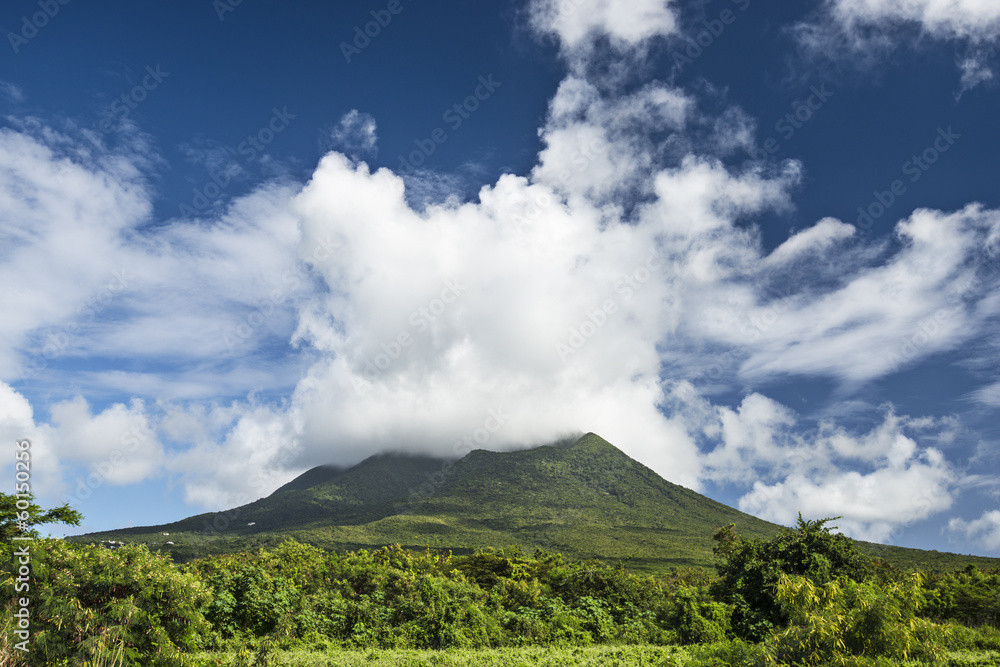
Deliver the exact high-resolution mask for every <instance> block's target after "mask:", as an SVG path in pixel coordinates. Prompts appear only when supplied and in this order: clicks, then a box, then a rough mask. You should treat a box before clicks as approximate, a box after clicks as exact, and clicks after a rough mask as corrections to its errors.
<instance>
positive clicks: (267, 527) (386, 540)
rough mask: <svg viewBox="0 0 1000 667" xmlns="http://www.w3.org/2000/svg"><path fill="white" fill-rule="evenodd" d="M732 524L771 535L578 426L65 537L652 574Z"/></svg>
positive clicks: (918, 554)
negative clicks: (453, 457)
mask: <svg viewBox="0 0 1000 667" xmlns="http://www.w3.org/2000/svg"><path fill="white" fill-rule="evenodd" d="M729 523H735V524H736V527H737V531H738V532H739V533H741V534H742V535H744V536H747V537H768V536H771V535H774V534H775V533H776V532H777V531H778V530H779V527H778V526H777V525H775V524H772V523H768V522H766V521H762V520H760V519H757V518H755V517H752V516H750V515H748V514H744V513H742V512H740V511H738V510H735V509H733V508H731V507H727V506H726V505H723V504H721V503H718V502H715V501H714V500H711V499H709V498H706V497H705V496H702V495H700V494H698V493H695V492H694V491H691V490H690V489H686V488H684V487H681V486H678V485H676V484H672V483H670V482H668V481H666V480H665V479H663V478H662V477H660V476H659V475H657V474H656V473H655V472H653V471H652V470H650V469H649V468H647V467H646V466H644V465H642V464H641V463H639V462H637V461H635V460H633V459H631V458H629V457H628V456H627V455H625V454H624V453H623V452H621V451H620V450H618V449H617V448H615V447H614V446H613V445H611V444H610V443H608V442H607V441H605V440H603V439H602V438H600V437H598V436H597V435H594V434H593V433H588V434H587V435H585V436H583V437H581V438H579V439H578V440H576V441H566V442H563V443H559V444H556V445H550V446H544V447H538V448H535V449H527V450H522V451H515V452H506V453H498V452H489V451H485V450H474V451H472V452H470V453H469V454H468V455H466V456H465V457H464V458H462V459H461V460H458V461H446V460H443V459H436V458H432V457H426V456H408V455H402V454H380V455H377V456H373V457H370V458H368V459H366V460H364V461H362V462H361V463H359V464H358V465H356V466H354V467H352V468H349V469H346V470H345V469H338V468H333V467H328V466H320V467H318V468H313V469H312V470H309V471H307V472H306V473H304V474H303V475H300V476H299V477H298V478H296V479H294V480H292V481H291V482H289V483H288V484H286V485H284V486H283V487H281V488H280V489H278V490H277V491H275V492H274V493H273V494H271V495H270V496H268V497H266V498H261V499H260V500H257V501H255V502H253V503H249V504H248V505H244V506H242V507H239V508H236V509H234V510H230V511H229V512H223V513H212V514H204V515H199V516H195V517H191V518H188V519H184V520H182V521H178V522H176V523H173V524H167V525H163V526H150V527H143V528H130V529H124V530H117V531H108V532H105V533H92V534H90V535H85V536H80V537H77V538H72V539H74V540H83V541H94V540H96V539H113V540H116V541H128V542H148V543H150V544H151V546H156V547H159V548H162V541H163V540H164V539H170V540H171V541H172V542H174V544H173V545H170V547H169V549H170V551H171V552H172V553H173V554H174V556H175V558H178V559H179V560H187V559H189V558H192V557H196V556H200V555H207V554H208V553H214V552H222V551H232V550H237V549H245V548H253V547H257V546H268V545H273V544H276V543H278V542H280V541H281V540H282V539H284V538H285V537H294V538H295V539H298V540H300V541H303V542H310V543H312V544H315V545H317V546H321V547H325V548H337V549H358V548H377V547H380V546H383V545H386V544H396V543H398V544H401V545H403V546H409V547H415V548H423V547H424V546H429V547H431V548H435V549H452V550H454V551H456V552H463V551H468V550H469V549H472V548H478V547H490V546H493V547H503V546H510V545H519V546H521V547H523V548H524V549H526V550H528V551H533V550H534V549H536V548H542V549H546V550H550V551H559V552H562V553H564V554H566V555H567V556H571V557H574V558H591V557H596V558H601V559H604V560H611V561H619V560H626V559H628V560H629V563H630V566H632V567H634V568H636V569H642V570H646V571H650V572H656V571H663V570H664V569H666V568H668V567H670V566H681V565H700V566H710V565H711V564H712V545H713V542H712V539H711V538H712V535H713V534H714V532H715V531H716V529H717V528H718V527H720V526H724V525H726V524H729ZM162 533H170V536H169V538H164V537H162ZM870 546H871V547H873V548H875V549H877V550H878V555H880V556H882V557H883V558H886V559H887V560H890V561H894V560H895V561H897V562H899V563H908V564H915V563H923V562H924V561H925V560H926V561H927V562H928V563H929V562H930V560H933V559H931V553H932V552H922V551H920V550H912V549H898V548H896V547H886V546H882V545H870ZM934 553H935V554H936V552H934ZM925 555H926V556H927V558H925ZM934 558H935V559H937V562H939V564H940V565H941V566H942V567H945V568H949V567H951V565H952V564H955V566H956V567H959V566H962V565H964V564H966V563H969V562H973V563H977V564H981V565H982V564H993V565H996V564H997V561H996V560H994V559H985V558H978V559H977V558H974V557H958V556H954V557H953V558H952V557H951V556H949V555H946V554H936V555H935V556H934ZM928 559H930V560H928ZM955 559H958V560H955ZM953 561H954V563H953ZM991 561H992V563H991Z"/></svg>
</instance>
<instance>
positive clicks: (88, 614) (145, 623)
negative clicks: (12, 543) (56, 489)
mask: <svg viewBox="0 0 1000 667" xmlns="http://www.w3.org/2000/svg"><path fill="white" fill-rule="evenodd" d="M12 571H13V570H11V569H10V563H9V562H8V563H6V564H5V568H4V573H3V574H4V581H3V584H2V593H0V594H2V596H3V598H2V599H11V600H12V599H13V598H14V597H15V591H14V578H13V576H11V572H12ZM30 586H31V588H30V591H29V595H30V598H31V607H30V608H31V614H32V615H31V632H32V637H31V640H30V641H31V651H30V652H29V653H28V655H27V656H26V658H27V664H29V665H36V664H37V665H54V664H61V663H63V662H64V661H67V660H71V661H73V662H74V663H76V662H80V661H86V660H91V661H94V660H101V661H106V662H110V663H111V664H129V665H181V664H184V663H185V662H186V654H187V652H189V651H191V650H193V649H195V648H197V645H198V644H199V643H200V641H201V639H202V638H203V637H204V636H205V635H206V634H207V633H208V632H210V627H209V625H208V623H207V622H206V621H205V619H204V617H203V615H202V613H201V608H202V607H203V605H204V604H205V603H206V602H207V601H208V599H209V591H208V589H207V588H206V587H205V586H204V585H203V584H202V583H201V582H199V581H198V580H197V579H196V578H195V577H193V576H191V575H190V574H185V573H182V572H180V571H178V570H177V569H176V568H175V567H174V566H173V564H172V563H171V562H170V560H169V559H168V558H167V557H165V556H160V555H158V554H151V553H150V552H149V551H148V550H147V549H146V548H145V547H143V546H138V545H129V546H124V547H121V548H120V549H117V550H115V551H112V550H110V549H105V548H102V547H97V546H91V545H84V546H76V545H69V544H66V543H64V542H63V541H62V540H54V539H40V540H36V541H34V542H33V547H32V549H31V581H30ZM18 595H24V593H19V594H18ZM11 611H12V609H11V608H10V604H8V605H7V608H6V609H4V612H3V613H4V614H5V615H9V614H10V613H11Z"/></svg>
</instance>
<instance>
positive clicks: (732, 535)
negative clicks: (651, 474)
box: [712, 514, 872, 641]
mask: <svg viewBox="0 0 1000 667" xmlns="http://www.w3.org/2000/svg"><path fill="white" fill-rule="evenodd" d="M836 518H839V517H833V518H826V519H819V520H816V521H807V520H805V519H803V518H802V515H801V514H799V518H798V523H797V525H796V527H795V528H794V529H788V528H783V529H782V530H781V532H779V533H778V535H776V536H775V537H773V538H771V539H769V540H765V539H752V540H744V539H743V538H741V537H740V536H739V535H737V534H736V532H735V527H734V526H733V525H732V524H730V525H729V526H726V527H725V528H720V529H719V530H718V532H716V534H715V536H714V539H715V541H716V542H718V545H717V546H716V547H715V549H714V551H715V555H716V557H717V558H719V562H718V563H717V564H716V570H717V571H718V573H719V580H718V581H717V582H716V583H715V584H714V585H713V587H712V592H713V594H714V595H715V596H716V597H717V598H718V599H720V600H722V601H723V602H728V603H729V604H731V605H733V616H732V628H733V631H734V632H735V633H736V634H737V635H738V636H739V637H741V638H743V639H748V640H750V641H760V640H762V639H763V638H764V637H765V636H766V635H767V634H768V633H769V632H770V631H771V630H772V629H774V628H780V627H784V626H785V625H787V624H788V616H787V614H786V613H785V611H784V609H783V608H782V606H781V604H780V603H779V602H778V600H777V585H778V581H779V579H780V578H781V575H782V574H785V575H800V576H803V577H806V578H808V579H809V580H810V581H811V582H812V583H813V584H815V585H817V586H823V585H825V584H827V583H829V582H830V581H832V580H833V579H835V578H837V577H845V578H847V579H851V580H853V581H865V580H867V579H868V578H869V577H870V576H871V571H872V566H871V561H870V559H869V558H868V557H867V556H865V555H864V554H862V553H861V552H860V551H858V549H857V547H856V546H855V545H854V541H853V540H852V539H850V538H849V537H847V536H846V535H841V534H837V533H831V532H830V531H831V530H833V529H834V528H836V527H835V526H834V527H828V526H827V525H826V524H827V523H828V522H830V521H833V520H835V519H836Z"/></svg>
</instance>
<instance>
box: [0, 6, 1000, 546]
mask: <svg viewBox="0 0 1000 667" xmlns="http://www.w3.org/2000/svg"><path fill="white" fill-rule="evenodd" d="M0 32H3V33H4V34H5V35H6V36H7V40H6V41H7V43H6V44H5V45H4V47H3V48H4V49H6V51H5V53H4V55H2V56H0V123H2V125H0V286H2V288H0V312H3V314H4V317H3V318H2V320H3V321H2V322H0V436H2V439H3V440H4V441H7V442H9V443H11V445H12V447H13V442H14V441H15V440H17V439H21V438H30V439H31V440H32V443H33V448H32V452H33V459H32V465H33V468H32V482H33V484H34V488H35V490H36V491H37V493H38V494H39V496H40V498H41V499H42V500H43V501H45V502H48V503H58V502H62V501H64V500H68V501H69V502H70V503H71V504H72V505H73V506H74V507H76V508H77V509H79V510H80V511H81V512H82V513H83V514H84V515H85V517H86V525H85V526H84V527H82V528H81V529H80V530H79V531H73V532H82V531H83V530H103V529H110V528H115V527H121V526H127V525H148V524H153V523H160V522H166V521H171V520H176V519H179V518H182V517H185V516H188V515H191V514H194V513H199V512H202V511H206V510H217V509H223V508H228V507H232V506H235V505H238V504H241V503H243V502H246V501H247V500H251V499H254V498H257V497H260V496H262V495H266V494H267V493H270V492H271V491H273V490H274V489H275V488H277V487H278V486H280V485H281V484H283V483H284V482H286V481H288V480H289V479H291V478H292V477H294V476H295V475H297V474H299V473H301V472H302V471H304V470H305V469H308V468H309V467H312V466H314V465H318V464H320V463H337V464H341V465H349V464H353V463H356V462H358V461H360V460H362V459H363V458H365V457H366V456H368V455H371V454H372V453H375V452H378V451H382V450H386V449H407V450H412V451H421V452H429V453H433V454H437V455H440V456H457V455H461V454H462V453H463V452H464V451H467V449H468V447H469V446H470V444H471V446H476V447H485V448H490V449H496V450H504V449H511V448H517V447H524V446H531V445H538V444H544V443H547V442H551V441H553V440H555V439H557V438H559V437H561V436H564V435H566V434H568V433H572V432H581V431H594V432H596V433H599V434H600V435H602V436H604V437H605V438H607V439H608V440H610V441H611V442H613V443H614V444H615V445H617V446H618V447H620V448H621V449H622V450H623V451H625V452H626V453H628V454H629V455H631V456H633V457H634V458H636V459H637V460H639V461H641V462H643V463H645V464H646V465H648V466H650V467H651V468H653V469H654V470H656V471H657V472H658V473H660V474H661V475H663V476H664V477H666V478H667V479H670V480H671V481H674V482H677V483H680V484H684V485H686V486H689V487H691V488H694V489H696V490H699V491H701V492H703V493H706V494H708V495H710V496H711V497H713V498H716V499H718V500H720V501H722V502H726V503H728V504H731V505H733V506H737V507H739V508H741V509H743V510H744V511H747V512H750V513H753V514H755V515H758V516H761V517H763V518H766V519H769V520H772V521H776V522H779V523H785V524H789V523H792V522H793V521H794V518H795V513H796V512H797V511H800V510H801V511H802V512H803V514H804V515H806V516H811V517H821V516H831V515H842V516H843V517H844V518H843V519H841V520H840V521H839V522H838V523H839V525H840V526H841V528H842V529H843V530H845V531H846V532H848V533H849V534H851V535H854V536H856V537H860V538H864V539H871V540H876V541H882V542H887V543H893V544H900V545H905V546H916V547H922V548H934V549H939V550H949V551H959V552H963V553H979V554H992V555H1000V510H998V498H1000V428H998V420H997V414H998V412H997V411H998V409H1000V377H998V370H1000V337H998V336H997V333H996V332H997V331H998V330H1000V329H998V327H997V323H998V319H1000V317H998V316H1000V299H998V297H997V296H996V295H997V293H998V292H997V289H996V288H997V287H998V285H1000V213H998V210H997V209H998V207H1000V189H998V187H997V186H998V181H997V179H998V177H1000V172H998V170H997V166H996V158H995V156H996V154H997V150H998V148H1000V126H998V124H997V123H996V120H995V119H996V118H997V112H998V107H1000V96H998V87H997V82H998V78H997V77H998V74H1000V69H998V66H1000V58H998V50H997V38H998V36H1000V8H995V7H992V6H988V5H987V3H980V2H973V1H972V0H961V1H959V2H957V3H956V2H945V1H944V0H910V1H908V2H903V1H901V0H813V1H811V2H803V3H795V4H794V5H792V4H790V5H789V6H781V7H773V6H769V5H767V4H765V3H762V2H759V0H709V1H705V2H694V1H687V2H680V1H675V2H665V1H663V0H630V1H626V0H522V1H520V2H499V3H481V2H472V3H469V2H466V3H458V2H440V3H422V2H419V1H417V2H414V1H413V0H387V1H385V2H366V3H337V4H335V5H332V6H328V7H327V6H316V5H315V4H314V3H300V2H288V3H283V4H280V5H278V4H270V5H260V4H255V3H244V2H240V3H238V4H237V3H234V2H232V0H218V1H216V2H211V1H209V0H203V1H201V2H196V3H176V4H174V5H159V6H156V5H148V4H136V3H125V2H106V3H100V6H96V7H95V6H91V5H86V6H85V5H84V4H78V3H77V2H73V1H72V0H70V1H68V2H65V3H63V2H61V1H60V0H42V1H41V2H38V1H37V0H36V1H35V2H23V1H20V0H17V1H14V2H10V3H7V5H5V8H4V10H3V12H2V13H0ZM10 470H11V474H12V475H13V467H11V468H10ZM11 484H13V480H12V479H11ZM58 534H63V533H62V532H58Z"/></svg>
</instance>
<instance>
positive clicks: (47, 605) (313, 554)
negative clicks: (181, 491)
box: [0, 519, 1000, 667]
mask: <svg viewBox="0 0 1000 667" xmlns="http://www.w3.org/2000/svg"><path fill="white" fill-rule="evenodd" d="M828 521H829V520H826V519H824V520H819V521H805V520H801V519H800V521H799V524H798V526H797V527H796V528H795V529H784V530H782V531H780V532H779V534H778V535H776V536H774V537H771V538H747V537H744V536H741V535H739V534H738V533H735V532H734V531H733V530H732V528H731V527H727V528H723V529H719V530H717V531H716V535H715V536H716V542H717V545H718V546H717V557H718V560H717V572H715V573H713V572H711V571H707V570H705V569H702V568H677V569H674V570H672V571H670V572H669V573H666V574H665V575H663V576H657V577H653V576H649V575H645V574H640V573H636V572H633V571H631V570H629V569H628V568H626V567H624V566H622V565H621V564H618V565H607V564H604V563H601V562H600V561H595V560H569V559H567V558H565V557H563V556H561V555H559V554H556V553H552V552H547V551H541V550H539V551H536V552H535V553H533V554H530V555H529V554H526V553H525V552H524V551H522V550H521V549H520V548H518V547H511V548H506V549H500V550H497V549H483V550H478V551H476V552H474V553H471V554H467V555H455V554H453V553H450V552H443V551H437V550H430V549H424V550H422V551H411V550H407V549H403V548H401V547H399V546H390V547H383V548H380V549H377V550H361V551H356V552H328V551H324V550H322V549H318V548H316V547H313V546H311V545H306V544H301V543H298V542H294V541H288V542H285V543H283V544H281V545H280V546H278V547H277V548H275V549H272V550H258V551H255V552H242V553H237V554H218V555H214V556H209V557H205V558H201V559H197V560H194V561H191V562H189V563H186V564H174V563H172V562H171V561H170V560H169V558H168V557H167V556H165V555H163V554H157V553H152V552H150V551H149V550H148V549H147V548H146V547H144V546H142V545H126V546H124V547H121V548H118V549H114V550H112V549H108V548H105V547H101V546H96V545H73V544H67V543H65V542H62V541H60V540H53V539H37V540H35V541H34V542H33V546H32V549H31V574H30V585H31V586H30V593H29V594H30V595H31V597H32V602H31V614H32V615H31V633H32V634H31V639H30V649H31V650H30V651H28V652H27V653H24V652H21V651H17V650H16V649H15V648H14V647H13V642H14V641H15V640H13V639H12V634H11V632H12V630H13V629H14V627H13V626H14V624H15V623H16V622H15V621H14V620H13V619H14V611H15V608H16V598H17V594H15V591H14V586H15V582H16V577H15V574H16V571H17V570H16V567H17V563H16V560H15V559H14V558H12V550H11V549H6V550H5V552H4V554H5V555H4V558H5V562H4V564H3V567H4V573H3V576H2V579H3V581H2V587H0V590H2V597H0V600H3V601H4V609H3V614H4V619H3V621H2V622H0V625H2V626H3V627H2V631H3V634H4V638H5V639H4V643H3V644H0V664H3V665H12V666H14V665H28V666H32V667H33V666H35V665H84V664H99V665H185V664H189V665H198V664H204V665H234V666H235V665H250V664H261V665H264V664H270V665H274V664H317V665H329V664H344V665H349V664H361V662H362V661H364V662H366V664H368V663H373V664H385V665H421V664H434V665H441V664H453V665H471V664H495V665H520V664H552V665H556V664H559V665H576V664H581V665H583V664H590V665H601V664H609V665H610V664H619V665H627V664H650V665H653V664H657V665H709V664H712V665H718V664H732V665H799V664H808V665H821V664H822V665H825V664H831V665H832V664H837V665H898V664H954V665H966V664H967V665H974V664H979V665H987V664H998V663H1000V630H998V629H997V624H996V621H997V619H998V618H1000V597H998V595H997V586H996V584H997V583H998V580H1000V570H992V571H985V572H984V571H980V570H978V569H976V568H975V567H968V568H965V569H962V570H959V571H956V572H952V573H949V574H939V575H933V576H931V577H930V578H928V577H926V576H925V575H924V574H923V573H920V572H917V571H912V570H902V569H899V568H894V567H891V566H887V565H885V564H884V563H879V562H873V561H871V560H869V559H868V558H867V557H865V556H864V555H863V554H862V553H861V552H860V551H858V549H857V547H856V545H855V544H854V543H853V542H852V541H851V540H849V539H848V538H845V537H843V536H840V535H835V534H832V533H831V532H830V529H829V526H828V525H827V523H828ZM588 647H589V648H588ZM427 651H433V653H428V652H427Z"/></svg>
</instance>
